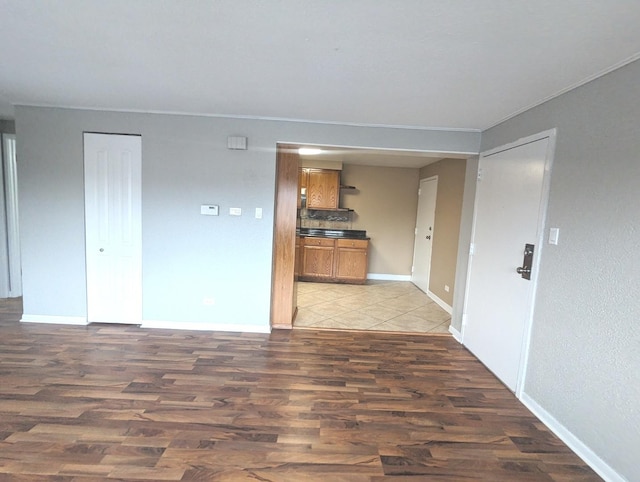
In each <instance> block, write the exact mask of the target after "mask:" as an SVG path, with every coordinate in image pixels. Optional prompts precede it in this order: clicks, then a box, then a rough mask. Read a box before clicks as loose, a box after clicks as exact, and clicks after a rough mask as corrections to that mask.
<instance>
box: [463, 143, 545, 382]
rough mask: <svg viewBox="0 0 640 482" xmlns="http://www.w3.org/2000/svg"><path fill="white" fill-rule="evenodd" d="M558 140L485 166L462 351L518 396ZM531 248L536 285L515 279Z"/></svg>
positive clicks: (503, 154) (517, 149)
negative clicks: (527, 248) (467, 351)
mask: <svg viewBox="0 0 640 482" xmlns="http://www.w3.org/2000/svg"><path fill="white" fill-rule="evenodd" d="M552 135H554V134H549V133H546V134H545V133H543V134H541V135H540V136H537V137H533V138H528V139H526V140H524V141H523V142H522V143H517V144H515V145H510V146H504V147H503V148H499V149H495V150H493V151H490V152H489V153H486V154H483V155H481V157H480V163H479V169H480V171H479V175H478V182H477V188H476V207H475V221H474V229H473V237H472V255H471V256H470V270H469V281H468V284H467V295H466V309H465V316H464V318H463V319H464V324H463V332H462V336H463V343H464V345H466V346H467V348H469V349H470V350H471V351H472V352H473V353H474V354H475V355H476V356H477V357H478V358H479V359H480V360H481V361H482V362H483V363H484V364H485V365H486V366H487V367H488V368H489V369H490V370H491V371H493V372H494V374H495V375H496V376H497V377H498V378H500V380H502V382H503V383H505V384H506V385H507V386H508V387H509V388H510V389H511V390H513V391H516V390H517V389H518V388H519V386H520V384H521V381H522V375H523V371H524V366H525V359H526V353H527V349H528V335H527V334H528V328H529V326H530V323H531V317H532V313H533V303H534V293H535V284H536V279H537V275H538V270H537V260H538V258H539V253H540V244H541V243H540V241H541V239H542V230H543V228H544V213H545V210H546V198H547V188H546V184H545V183H547V182H548V180H547V178H546V173H548V169H549V166H550V162H551V161H550V159H551V150H552V148H551V147H550V146H551V145H552V142H551V140H550V136H552ZM527 243H528V244H532V245H534V246H535V247H534V257H533V263H532V270H531V274H530V276H531V279H530V280H527V279H525V278H524V277H523V275H522V274H521V273H520V274H519V273H518V272H517V271H516V269H517V268H518V267H522V264H523V254H524V250H525V244H527Z"/></svg>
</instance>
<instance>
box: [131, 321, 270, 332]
mask: <svg viewBox="0 0 640 482" xmlns="http://www.w3.org/2000/svg"><path fill="white" fill-rule="evenodd" d="M140 328H159V329H163V330H194V331H233V332H243V333H271V327H269V326H266V327H265V326H256V325H238V324H233V325H227V324H221V323H198V322H193V321H186V322H185V321H160V320H143V322H142V324H141V325H140Z"/></svg>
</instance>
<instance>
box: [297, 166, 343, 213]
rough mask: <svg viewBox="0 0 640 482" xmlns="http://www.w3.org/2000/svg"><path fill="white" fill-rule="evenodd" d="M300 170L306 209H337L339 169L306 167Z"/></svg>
mask: <svg viewBox="0 0 640 482" xmlns="http://www.w3.org/2000/svg"><path fill="white" fill-rule="evenodd" d="M302 171H303V173H302V174H301V179H300V185H301V186H303V185H304V184H303V183H306V198H307V209H338V202H339V199H340V171H333V170H329V169H307V168H304V169H302ZM305 176H306V179H305Z"/></svg>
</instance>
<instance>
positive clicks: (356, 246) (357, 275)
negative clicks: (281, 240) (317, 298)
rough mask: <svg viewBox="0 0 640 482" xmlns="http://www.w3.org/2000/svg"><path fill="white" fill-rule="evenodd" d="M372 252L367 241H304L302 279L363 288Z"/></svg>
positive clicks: (325, 239) (313, 239) (309, 238)
mask: <svg viewBox="0 0 640 482" xmlns="http://www.w3.org/2000/svg"><path fill="white" fill-rule="evenodd" d="M368 250H369V241H368V240H366V239H332V238H316V237H307V238H304V246H303V254H302V269H301V273H300V279H302V280H306V281H328V282H334V283H336V282H337V283H359V284H362V283H364V282H365V281H366V280H367V262H368Z"/></svg>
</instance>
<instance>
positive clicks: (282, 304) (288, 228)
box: [269, 142, 299, 330]
mask: <svg viewBox="0 0 640 482" xmlns="http://www.w3.org/2000/svg"><path fill="white" fill-rule="evenodd" d="M298 166H299V156H298V150H297V146H295V145H293V144H288V143H280V142H278V143H277V144H276V182H275V209H274V219H273V250H272V252H273V254H272V256H273V259H272V270H271V271H272V280H271V312H270V316H269V318H270V320H269V324H270V326H271V329H274V328H275V329H289V330H290V329H292V328H293V320H294V318H295V317H296V314H297V310H298V307H297V306H296V277H295V256H296V254H295V253H296V217H297V205H298Z"/></svg>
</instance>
